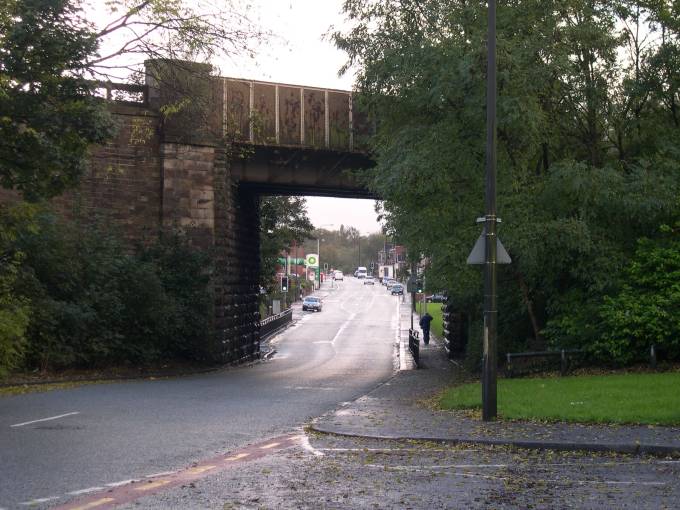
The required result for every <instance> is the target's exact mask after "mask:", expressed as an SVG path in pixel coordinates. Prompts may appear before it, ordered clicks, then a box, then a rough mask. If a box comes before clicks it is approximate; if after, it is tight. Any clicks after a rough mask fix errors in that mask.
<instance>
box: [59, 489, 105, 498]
mask: <svg viewBox="0 0 680 510" xmlns="http://www.w3.org/2000/svg"><path fill="white" fill-rule="evenodd" d="M101 490H104V487H88V488H87V489H80V490H79V491H71V492H68V493H67V494H70V495H71V496H80V495H81V494H89V493H91V492H97V491H101Z"/></svg>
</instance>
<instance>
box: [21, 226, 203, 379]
mask: <svg viewBox="0 0 680 510" xmlns="http://www.w3.org/2000/svg"><path fill="white" fill-rule="evenodd" d="M37 223H38V229H37V230H36V231H24V232H22V233H21V235H19V236H18V238H17V242H16V245H17V249H18V250H20V251H21V252H23V253H25V254H26V257H25V259H24V260H23V261H22V264H21V271H20V272H19V274H18V277H17V279H16V283H15V285H14V293H15V295H17V296H20V297H21V299H23V300H24V301H25V302H30V307H31V317H30V322H29V323H28V327H27V329H26V349H25V361H24V366H25V367H26V368H40V369H43V370H44V369H48V368H56V369H60V368H67V367H97V366H104V365H110V364H148V363H155V362H160V361H165V360H170V359H199V360H206V359H210V358H212V357H213V355H214V346H213V345H212V335H211V324H212V307H211V305H212V295H211V293H210V271H209V257H208V255H206V254H202V253H198V252H197V251H195V250H193V249H192V248H191V247H190V246H189V245H188V243H187V242H186V240H184V239H182V238H181V237H179V236H176V235H167V236H164V237H163V239H162V240H161V241H159V242H157V243H155V244H153V245H151V246H149V247H144V248H142V247H140V248H138V249H137V250H132V249H131V248H130V247H129V246H127V245H126V244H125V243H124V242H123V240H122V237H121V236H120V235H118V234H117V233H116V231H115V229H112V228H111V227H110V226H108V225H98V224H94V225H89V226H83V225H78V224H75V223H72V222H67V221H63V220H59V219H57V218H56V217H55V216H54V215H52V214H51V213H49V212H43V213H42V214H40V215H39V217H38V220H37Z"/></svg>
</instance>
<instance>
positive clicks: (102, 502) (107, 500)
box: [71, 498, 115, 510]
mask: <svg viewBox="0 0 680 510" xmlns="http://www.w3.org/2000/svg"><path fill="white" fill-rule="evenodd" d="M114 501H115V499H113V498H102V499H98V500H96V501H91V502H89V503H88V504H86V505H81V506H76V507H73V508H72V509H71V510H88V509H90V508H97V507H98V506H102V505H105V504H107V503H112V502H114Z"/></svg>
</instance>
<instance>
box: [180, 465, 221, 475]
mask: <svg viewBox="0 0 680 510" xmlns="http://www.w3.org/2000/svg"><path fill="white" fill-rule="evenodd" d="M216 467H217V466H197V467H193V468H191V469H187V473H189V474H191V475H199V474H201V473H205V472H206V471H210V470H211V469H215V468H216Z"/></svg>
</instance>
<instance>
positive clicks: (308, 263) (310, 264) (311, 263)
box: [305, 253, 319, 267]
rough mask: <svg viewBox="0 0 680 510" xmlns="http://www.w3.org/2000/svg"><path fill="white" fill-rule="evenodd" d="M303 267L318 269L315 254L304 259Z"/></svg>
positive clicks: (317, 260) (317, 258)
mask: <svg viewBox="0 0 680 510" xmlns="http://www.w3.org/2000/svg"><path fill="white" fill-rule="evenodd" d="M305 265H306V266H307V267H319V256H318V255H317V254H316V253H310V254H309V255H307V257H305Z"/></svg>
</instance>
